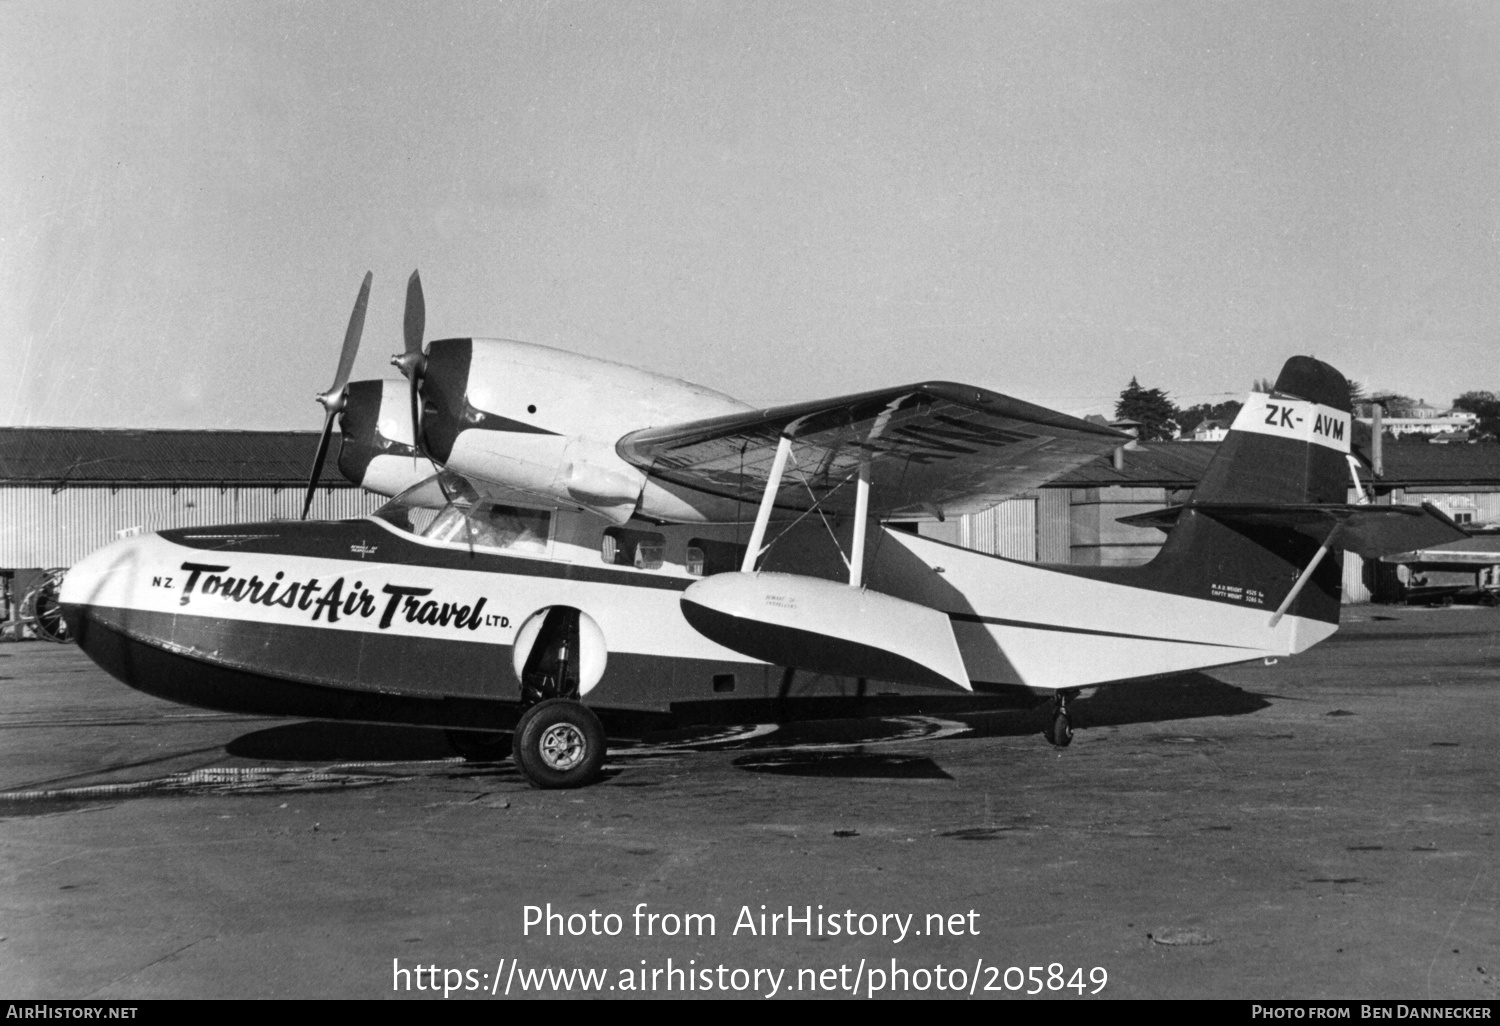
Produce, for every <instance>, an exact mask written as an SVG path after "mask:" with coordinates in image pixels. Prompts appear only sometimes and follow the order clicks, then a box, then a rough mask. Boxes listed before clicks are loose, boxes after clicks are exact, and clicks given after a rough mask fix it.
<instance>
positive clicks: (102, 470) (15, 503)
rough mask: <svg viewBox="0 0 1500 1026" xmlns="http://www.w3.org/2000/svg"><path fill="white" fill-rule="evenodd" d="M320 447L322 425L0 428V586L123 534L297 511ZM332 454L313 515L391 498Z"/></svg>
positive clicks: (14, 586)
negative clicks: (360, 480) (363, 486)
mask: <svg viewBox="0 0 1500 1026" xmlns="http://www.w3.org/2000/svg"><path fill="white" fill-rule="evenodd" d="M317 448H318V433H317V432H316V431H107V430H95V429H81V428H0V576H3V578H4V580H5V584H6V587H5V589H4V591H3V592H0V597H5V598H7V599H10V598H14V599H17V600H18V599H19V598H20V597H21V595H23V594H24V593H25V592H26V590H27V589H28V588H29V587H30V585H31V579H32V578H34V577H35V576H36V575H35V573H34V571H35V570H37V569H39V568H43V567H66V566H70V565H72V564H73V563H75V562H77V561H78V560H79V559H82V558H83V557H84V556H86V555H88V554H89V553H90V552H92V551H94V550H95V549H97V548H100V547H101V546H103V545H105V544H107V543H109V542H111V541H114V540H115V539H116V538H117V537H121V536H123V535H125V534H128V533H138V532H142V531H156V530H163V529H166V528H170V527H193V526H198V525H204V524H226V523H245V522H249V521H255V520H275V519H291V518H295V517H297V516H299V515H300V514H301V512H302V499H303V495H304V494H305V491H306V488H307V474H308V471H309V470H310V469H311V468H312V462H313V456H314V455H315V454H316V452H317ZM332 452H334V453H337V452H338V450H337V449H336V448H335V449H333V450H332ZM333 462H334V461H333V460H331V459H330V460H329V461H328V462H327V463H326V464H325V465H324V467H323V475H322V477H321V479H320V482H319V488H318V491H317V494H316V495H315V497H314V499H313V506H312V510H311V512H310V513H309V514H308V515H309V516H312V517H320V518H329V519H336V518H340V517H350V516H362V515H363V514H365V513H367V512H369V511H371V510H373V509H375V508H376V507H377V506H379V504H380V502H382V501H384V500H382V499H381V498H380V497H379V496H373V495H369V494H368V493H366V492H364V491H362V490H360V489H359V488H356V487H354V486H353V485H351V484H350V483H349V482H348V481H346V480H344V478H343V477H342V476H340V475H339V472H338V468H337V467H335V466H334V465H333ZM13 606H14V603H13V602H11V601H7V602H6V607H7V608H5V609H3V610H0V619H6V618H8V617H9V615H11V613H12V608H11V607H13Z"/></svg>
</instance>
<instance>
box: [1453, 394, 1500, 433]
mask: <svg viewBox="0 0 1500 1026" xmlns="http://www.w3.org/2000/svg"><path fill="white" fill-rule="evenodd" d="M1453 408H1454V409H1455V410H1468V411H1469V412H1470V413H1475V414H1478V415H1479V423H1478V425H1476V427H1475V429H1474V433H1473V437H1474V438H1478V439H1485V438H1500V395H1496V394H1495V393H1494V392H1465V393H1464V394H1463V395H1461V396H1459V397H1458V398H1457V399H1455V400H1453Z"/></svg>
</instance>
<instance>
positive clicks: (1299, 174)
mask: <svg viewBox="0 0 1500 1026" xmlns="http://www.w3.org/2000/svg"><path fill="white" fill-rule="evenodd" d="M1497 53H1500V5H1496V4H1494V3H1491V2H1488V0H1483V2H1475V3H1442V2H1423V3H1416V2H1412V3H1388V2H1379V0H1370V2H1362V3H1358V4H1352V3H1317V2H1307V0H1299V2H1293V3H1277V2H1265V3H1254V4H1245V3H1224V4H1215V3H1187V2H1181V3H1145V2H1110V3H1060V2H1056V0H1045V2H1037V3H1024V2H1017V3H994V2H988V0H983V2H973V3H946V2H940V0H921V2H916V3H875V2H861V3H835V2H826V0H820V2H819V3H816V4H808V3H805V2H801V0H796V2H790V3H776V2H770V0H766V2H754V3H718V2H709V0H703V2H696V3H675V2H666V0H662V2H613V0H612V2H608V3H606V2H580V3H569V2H552V0H538V2H521V3H496V2H484V3H473V4H469V3H453V2H442V0H424V2H421V3H414V2H403V3H390V2H378V3H371V2H359V3H341V2H333V0H324V2H319V3H316V4H306V3H282V2H270V0H266V2H257V3H254V4H248V3H216V4H205V3H202V2H199V0H192V2H156V0H133V2H131V3H118V2H113V0H109V2H77V0H11V2H9V3H5V4H0V97H3V102H0V197H3V199H0V366H3V367H4V368H5V372H4V373H3V374H0V424H5V425H51V426H79V427H140V428H160V427H186V428H257V429H264V428H272V429H277V428H305V429H315V428H317V427H319V426H320V424H321V408H320V407H318V406H316V405H315V404H314V403H313V401H312V397H313V395H314V393H316V392H318V391H321V390H322V389H324V388H326V387H327V386H328V384H329V382H330V381H331V379H332V377H333V372H334V366H335V364H336V362H337V358H338V350H339V346H340V343H341V341H342V338H343V332H344V326H345V324H346V322H347V320H348V317H349V310H350V308H351V306H352V304H353V302H354V297H355V294H356V292H357V290H358V287H359V283H360V279H361V277H362V276H363V275H364V273H365V271H366V270H371V271H373V272H374V275H375V287H374V292H373V294H372V298H371V303H370V311H369V317H368V320H367V322H366V328H365V335H364V344H363V347H362V349H361V352H360V357H359V360H358V362H357V364H356V367H355V377H356V378H363V377H396V376H397V374H396V372H395V370H394V369H393V368H391V367H390V366H389V365H388V359H389V356H390V354H392V353H394V352H397V351H398V350H399V349H400V348H401V306H402V302H403V296H404V285H405V280H406V276H407V275H408V274H409V273H410V272H411V270H412V269H413V268H420V269H421V272H422V279H423V283H424V285H425V288H426V299H427V317H428V320H427V326H428V337H429V338H443V337H453V336H481V337H500V338H517V339H524V340H527V341H531V342H537V343H541V344H544V345H549V346H556V347H559V348H563V349H569V350H573V351H576V352H582V353H587V354H591V355H596V356H601V357H606V358H609V359H613V360H618V361H621V362H624V363H629V364H634V365H637V366H642V367H647V368H650V369H653V370H657V371H661V372H665V373H669V374H673V375H676V376H679V377H683V378H686V379H688V380H692V381H696V382H699V383H701V384H704V385H708V386H710V387H713V388H716V389H719V390H721V391H724V392H727V393H730V394H732V395H735V396H737V397H739V398H741V399H744V400H746V401H749V402H753V403H756V404H758V405H773V404H777V403H782V402H792V401H798V400H805V399H814V398H818V397H826V396H836V395H841V394H845V393H850V392H856V391H861V390H864V389H869V388H876V387H882V386H887V385H896V384H901V383H904V382H911V381H921V380H927V379H943V380H951V381H961V382H966V383H972V384H976V385H982V386H985V387H988V388H992V389H995V390H997V391H1000V392H1004V393H1006V394H1009V395H1013V396H1017V397H1019V398H1022V399H1027V400H1030V401H1033V402H1038V403H1042V404H1043V405H1046V406H1050V407H1052V408H1055V409H1060V410H1064V411H1067V412H1070V413H1077V414H1086V413H1092V412H1104V413H1110V412H1112V407H1113V401H1114V398H1115V397H1116V396H1118V394H1119V392H1120V390H1121V389H1122V388H1123V387H1124V386H1125V385H1126V384H1127V383H1128V381H1129V380H1130V379H1131V378H1132V377H1136V378H1137V379H1138V380H1139V382H1140V384H1141V385H1143V386H1145V387H1148V388H1162V389H1165V390H1166V391H1167V392H1168V393H1169V394H1170V395H1171V396H1172V397H1173V398H1174V400H1175V401H1177V402H1178V403H1179V404H1181V405H1190V404H1192V403H1197V402H1217V401H1220V400H1222V399H1224V398H1229V397H1234V396H1238V395H1240V394H1241V393H1243V392H1245V391H1246V390H1248V389H1249V387H1250V386H1251V383H1252V382H1253V381H1254V380H1255V379H1257V378H1262V377H1272V378H1273V377H1274V376H1275V374H1276V372H1277V369H1278V368H1279V367H1280V365H1281V363H1282V361H1283V360H1285V359H1286V358H1287V357H1288V356H1291V355H1294V354H1298V353H1305V354H1310V355H1314V356H1317V357H1319V358H1321V359H1324V360H1327V361H1329V362H1331V363H1333V364H1334V365H1335V366H1337V367H1338V368H1339V369H1341V370H1342V371H1344V373H1345V374H1346V375H1348V376H1349V377H1351V378H1353V379H1356V380H1358V381H1360V382H1362V383H1363V384H1365V385H1366V386H1368V387H1370V388H1372V389H1391V390H1395V391H1399V392H1403V393H1405V394H1408V395H1411V396H1413V397H1418V398H1426V399H1428V400H1429V401H1431V402H1434V403H1437V404H1438V405H1443V404H1444V403H1446V402H1447V401H1448V400H1451V399H1452V398H1453V397H1454V396H1455V395H1457V394H1459V393H1461V392H1463V391H1467V390H1470V389H1493V390H1500V360H1497V354H1500V188H1497V186H1500V61H1497V60H1496V59H1495V54H1497Z"/></svg>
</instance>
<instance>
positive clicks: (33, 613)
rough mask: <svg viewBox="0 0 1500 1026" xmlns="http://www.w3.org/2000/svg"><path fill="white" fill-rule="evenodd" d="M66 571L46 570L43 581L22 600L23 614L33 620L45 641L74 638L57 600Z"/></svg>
mask: <svg viewBox="0 0 1500 1026" xmlns="http://www.w3.org/2000/svg"><path fill="white" fill-rule="evenodd" d="M66 573H67V570H65V569H61V568H59V569H55V570H48V571H46V574H45V576H43V578H42V581H41V583H40V584H38V585H37V586H36V587H34V588H32V589H31V590H30V591H29V592H27V593H26V597H25V598H24V599H22V600H21V615H22V616H24V617H25V618H26V619H27V620H29V621H31V625H32V627H33V628H35V630H36V635H37V637H39V638H41V639H43V640H44V641H56V642H64V643H65V642H68V641H72V640H73V639H72V636H71V635H70V634H69V633H68V622H67V621H66V620H64V619H63V615H62V606H61V605H60V604H59V603H58V601H57V593H58V591H59V590H60V589H61V588H62V579H63V575H64V574H66Z"/></svg>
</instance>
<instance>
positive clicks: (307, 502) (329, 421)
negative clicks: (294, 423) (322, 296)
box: [302, 276, 370, 520]
mask: <svg viewBox="0 0 1500 1026" xmlns="http://www.w3.org/2000/svg"><path fill="white" fill-rule="evenodd" d="M369 287H370V279H369V277H368V276H367V277H366V278H365V288H366V289H368V288H369ZM362 312H363V311H361V313H362ZM357 339H358V336H356V341H357ZM336 416H338V411H337V410H329V411H328V416H326V417H324V418H323V436H322V437H321V438H319V439H318V454H317V455H316V456H314V457H313V465H312V475H311V476H310V477H308V479H307V497H306V498H305V499H303V500H302V519H303V520H306V519H307V511H308V510H310V509H312V501H313V494H314V493H315V492H317V490H318V481H319V480H320V479H321V478H322V477H323V460H324V458H325V457H326V456H327V455H328V440H329V439H330V438H332V437H333V418H334V417H336Z"/></svg>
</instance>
